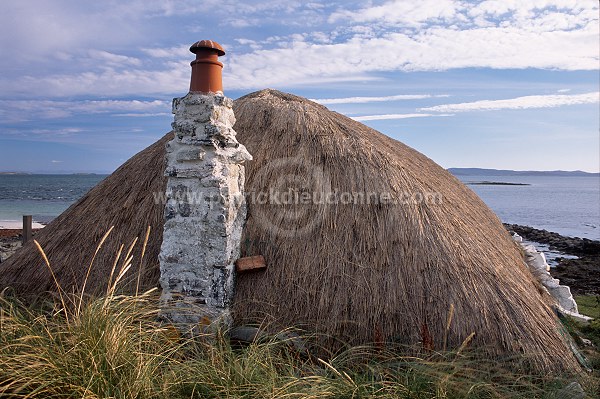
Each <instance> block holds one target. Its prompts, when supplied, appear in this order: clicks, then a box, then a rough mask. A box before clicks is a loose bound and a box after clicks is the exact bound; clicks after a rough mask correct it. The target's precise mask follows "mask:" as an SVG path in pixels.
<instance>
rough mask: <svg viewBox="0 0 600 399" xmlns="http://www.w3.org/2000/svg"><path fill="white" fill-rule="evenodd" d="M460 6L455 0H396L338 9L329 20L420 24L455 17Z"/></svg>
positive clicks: (331, 21)
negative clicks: (374, 4)
mask: <svg viewBox="0 0 600 399" xmlns="http://www.w3.org/2000/svg"><path fill="white" fill-rule="evenodd" d="M459 7H460V3H459V2H456V1H453V0H420V1H413V0H394V1H389V2H387V3H385V4H383V5H378V6H373V7H366V8H362V9H358V10H338V11H336V12H334V13H333V14H331V16H330V17H329V22H330V23H335V22H338V21H340V20H351V21H353V22H383V23H392V24H402V25H405V26H420V25H421V23H423V22H425V21H428V20H431V19H450V18H453V17H454V16H455V15H456V14H457V11H458V9H459Z"/></svg>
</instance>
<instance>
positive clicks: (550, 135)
mask: <svg viewBox="0 0 600 399" xmlns="http://www.w3.org/2000/svg"><path fill="white" fill-rule="evenodd" d="M598 15H599V11H598V1H597V0H485V1H479V0H473V1H466V0H391V1H385V0H384V1H337V0H333V1H332V0H322V1H320V0H319V1H312V2H310V1H286V0H264V1H263V0H257V1H250V2H244V3H243V4H241V3H238V2H236V1H230V0H209V1H196V0H131V1H125V0H103V1H97V0H94V1H87V0H37V1H36V0H19V1H3V4H2V13H1V15H0V45H1V49H2V58H0V171H13V170H16V171H30V172H31V171H33V172H44V173H52V172H55V173H56V172H111V171H113V170H114V169H115V168H116V167H118V166H119V165H120V164H121V163H122V162H124V161H125V160H127V159H128V158H129V157H130V156H131V155H133V154H134V153H136V152H138V151H140V150H141V149H143V148H144V147H146V146H147V145H149V144H151V143H152V142H154V141H155V140H157V139H158V138H160V137H161V136H162V135H163V134H165V133H166V132H168V131H169V130H170V123H171V120H172V115H171V113H170V103H171V99H172V98H173V97H181V96H183V95H185V94H186V92H187V89H188V87H189V77H190V66H189V62H190V61H191V60H192V59H193V54H191V53H190V52H189V51H188V48H189V46H190V45H191V44H192V43H194V42H195V41H197V40H200V39H213V40H216V41H218V42H219V43H221V44H222V45H223V47H224V48H225V49H226V51H227V55H226V56H225V57H223V58H222V61H223V62H224V63H225V69H224V86H225V92H226V95H228V96H229V97H231V98H234V99H235V98H238V97H240V96H242V95H244V94H247V93H249V92H252V91H255V90H259V89H263V88H267V87H270V88H275V89H278V90H282V91H286V92H291V93H294V94H298V95H301V96H304V97H308V98H311V99H314V100H315V101H318V102H320V103H322V104H324V105H326V106H327V107H329V108H330V109H332V110H335V111H338V112H341V113H343V114H346V115H348V116H350V117H352V118H355V119H357V120H359V121H362V122H363V123H365V124H368V125H369V126H371V127H373V128H375V129H377V130H379V131H381V132H383V133H385V134H387V135H389V136H391V137H393V138H395V139H398V140H400V141H402V142H404V143H406V144H408V145H410V146H412V147H414V148H416V149H417V150H419V151H421V152H423V153H424V154H426V155H427V156H429V157H430V158H432V159H433V160H434V161H436V162H438V163H439V164H441V165H442V166H444V167H484V168H501V169H520V170H524V169H534V170H554V169H563V170H576V169H580V170H586V171H595V172H597V171H598V170H599V164H600V161H599V153H600V142H599V140H600V139H599V123H600V122H599V120H600V115H599V104H598V103H599V97H600V94H599V86H600V83H599V67H600V64H599V63H600V61H599V46H600V45H599V21H598Z"/></svg>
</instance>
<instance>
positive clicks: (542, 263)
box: [513, 233, 591, 322]
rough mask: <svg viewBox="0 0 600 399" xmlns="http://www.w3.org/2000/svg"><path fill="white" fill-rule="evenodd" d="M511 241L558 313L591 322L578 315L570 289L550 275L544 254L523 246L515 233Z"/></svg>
mask: <svg viewBox="0 0 600 399" xmlns="http://www.w3.org/2000/svg"><path fill="white" fill-rule="evenodd" d="M513 239H514V240H515V241H516V242H518V243H520V244H521V247H522V248H523V252H524V253H525V262H526V263H527V266H528V267H529V270H530V271H531V274H533V276H534V277H535V278H536V279H537V280H538V281H539V282H540V283H541V284H542V285H543V286H544V287H545V288H546V290H547V291H548V293H549V294H550V295H551V296H552V297H553V298H554V300H555V301H556V304H557V309H558V311H560V312H561V313H563V314H566V315H568V316H571V317H574V318H576V319H578V320H580V321H583V322H587V321H589V320H591V318H590V317H587V316H584V315H582V314H579V309H577V303H576V302H575V299H574V298H573V295H572V294H571V289H570V288H569V287H568V286H566V285H561V284H560V281H559V280H558V279H555V278H554V277H552V276H551V275H550V273H549V272H550V266H549V265H548V262H547V261H546V256H545V255H544V253H543V252H538V250H537V249H535V247H534V246H533V245H530V244H529V245H525V244H524V243H523V238H522V237H521V236H519V235H518V234H516V233H515V234H514V235H513Z"/></svg>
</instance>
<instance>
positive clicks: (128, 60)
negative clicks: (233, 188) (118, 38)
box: [89, 50, 142, 66]
mask: <svg viewBox="0 0 600 399" xmlns="http://www.w3.org/2000/svg"><path fill="white" fill-rule="evenodd" d="M89 54H90V57H91V58H93V59H96V60H99V61H104V62H105V63H106V65H111V66H124V65H135V66H139V65H141V63H142V62H141V61H140V60H139V59H138V58H135V57H128V56H126V55H119V54H113V53H109V52H108V51H102V50H89Z"/></svg>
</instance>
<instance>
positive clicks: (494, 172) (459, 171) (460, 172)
mask: <svg viewBox="0 0 600 399" xmlns="http://www.w3.org/2000/svg"><path fill="white" fill-rule="evenodd" d="M448 172H450V173H452V174H453V175H455V176H565V177H600V173H589V172H583V171H581V170H575V171H566V170H506V169H483V168H448Z"/></svg>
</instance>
